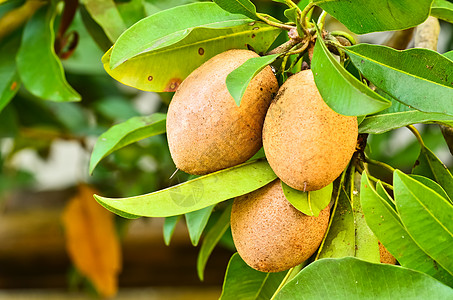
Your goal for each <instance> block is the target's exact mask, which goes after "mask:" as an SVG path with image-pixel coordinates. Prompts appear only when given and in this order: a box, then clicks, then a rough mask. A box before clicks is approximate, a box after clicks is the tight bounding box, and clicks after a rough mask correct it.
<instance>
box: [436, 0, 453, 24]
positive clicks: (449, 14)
mask: <svg viewBox="0 0 453 300" xmlns="http://www.w3.org/2000/svg"><path fill="white" fill-rule="evenodd" d="M431 16H433V17H436V18H438V19H442V20H444V21H447V22H450V23H453V3H451V2H449V1H446V0H434V2H433V5H432V6H431Z"/></svg>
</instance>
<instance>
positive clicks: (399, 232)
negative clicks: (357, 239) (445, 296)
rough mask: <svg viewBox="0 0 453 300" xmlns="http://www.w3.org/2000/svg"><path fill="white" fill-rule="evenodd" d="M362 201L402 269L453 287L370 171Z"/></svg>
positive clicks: (364, 178)
mask: <svg viewBox="0 0 453 300" xmlns="http://www.w3.org/2000/svg"><path fill="white" fill-rule="evenodd" d="M360 201H361V202H362V207H363V211H364V213H365V219H366V222H367V224H368V226H370V228H371V229H372V230H373V232H374V234H376V236H377V238H378V239H379V241H380V242H381V243H382V244H383V245H384V246H385V248H386V249H387V250H388V251H389V252H390V253H392V255H393V256H394V257H395V258H396V259H397V260H398V262H399V263H400V264H401V265H402V266H404V267H406V268H410V269H414V270H417V271H420V272H424V273H426V274H428V275H430V276H433V277H434V278H436V279H438V280H440V281H442V282H444V283H446V284H448V285H452V284H453V277H452V276H451V275H450V274H449V273H448V272H447V271H445V269H443V268H442V267H440V266H438V265H437V264H436V262H435V261H433V260H432V258H431V257H429V256H428V255H427V254H426V253H425V252H424V251H423V250H422V249H420V247H419V246H418V245H417V244H416V243H415V242H414V240H413V239H412V237H411V236H410V235H409V233H408V232H407V231H406V229H405V228H404V225H403V224H402V223H401V220H400V218H399V215H398V214H397V213H396V211H395V210H394V209H393V208H392V207H391V206H390V205H389V204H388V202H387V201H386V200H384V198H382V197H381V196H379V195H378V193H377V192H376V191H375V190H374V188H373V186H372V185H371V183H370V181H369V179H368V176H367V175H366V172H363V174H362V195H361V199H360Z"/></svg>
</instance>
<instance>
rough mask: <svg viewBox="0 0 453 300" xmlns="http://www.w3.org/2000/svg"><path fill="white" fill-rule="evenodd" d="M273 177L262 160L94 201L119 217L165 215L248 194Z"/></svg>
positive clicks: (272, 173)
mask: <svg viewBox="0 0 453 300" xmlns="http://www.w3.org/2000/svg"><path fill="white" fill-rule="evenodd" d="M275 178H277V176H276V175H275V174H274V172H273V171H272V169H271V167H270V166H269V164H268V163H267V162H266V161H254V162H247V163H244V164H242V165H238V166H235V167H232V168H229V169H225V170H221V171H218V172H214V173H211V174H208V175H205V176H200V177H198V178H196V179H193V180H190V181H187V182H184V183H181V184H178V185H176V186H172V187H169V188H166V189H164V190H160V191H157V192H154V193H150V194H145V195H141V196H136V197H130V198H117V199H112V198H105V197H101V196H98V195H95V196H94V197H95V198H96V200H97V201H98V202H99V203H100V204H101V205H103V206H104V207H105V208H107V209H108V210H110V211H112V212H114V213H116V214H119V215H121V216H125V217H130V216H131V215H132V216H146V217H168V216H176V215H181V214H185V213H188V212H191V211H195V210H199V209H202V208H205V207H208V206H210V205H213V204H216V203H219V202H221V201H225V200H227V199H231V198H234V197H237V196H240V195H244V194H247V193H250V192H252V191H254V190H256V189H258V188H260V187H262V186H264V185H266V184H268V183H269V182H271V181H273V180H274V179H275Z"/></svg>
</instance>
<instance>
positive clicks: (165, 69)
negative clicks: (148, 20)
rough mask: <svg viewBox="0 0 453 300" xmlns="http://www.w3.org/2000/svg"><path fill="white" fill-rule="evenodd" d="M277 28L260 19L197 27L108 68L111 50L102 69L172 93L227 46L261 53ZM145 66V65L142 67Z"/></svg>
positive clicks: (141, 86)
mask: <svg viewBox="0 0 453 300" xmlns="http://www.w3.org/2000/svg"><path fill="white" fill-rule="evenodd" d="M280 31H281V30H280V29H278V28H275V27H272V26H269V25H267V24H264V23H261V22H252V23H248V24H243V25H237V26H234V27H229V28H220V29H215V28H214V29H213V28H204V27H198V28H197V29H196V30H192V31H191V32H190V33H189V35H187V36H186V37H185V38H184V39H182V40H180V41H179V42H177V43H175V44H172V45H170V46H167V47H165V48H162V49H159V50H156V51H151V52H145V53H142V54H140V55H138V56H135V57H133V58H131V59H129V60H127V61H126V62H124V63H123V64H121V65H119V66H118V67H116V68H115V69H114V70H111V69H110V67H109V64H110V55H111V51H112V50H109V51H107V53H106V54H105V55H104V56H103V58H102V63H103V64H104V68H105V70H106V71H107V73H109V75H110V76H112V77H113V78H115V79H116V80H118V81H119V82H121V83H123V84H125V85H129V86H132V87H135V88H137V89H140V90H144V91H154V92H174V91H175V90H176V89H177V88H178V86H179V84H180V83H181V82H182V81H183V80H184V79H185V78H186V77H187V76H188V75H189V74H190V73H191V72H192V71H193V70H194V69H196V68H197V67H199V66H200V65H201V64H202V63H204V62H205V61H207V60H208V59H210V58H211V57H213V56H215V55H217V54H219V53H220V52H224V51H226V50H229V49H246V48H247V45H250V47H252V48H253V49H254V50H255V51H256V52H258V53H259V52H264V51H266V50H267V49H268V48H269V46H270V45H271V44H272V43H273V41H274V40H275V38H276V37H277V36H278V34H279V33H280ZM144 66H145V67H144Z"/></svg>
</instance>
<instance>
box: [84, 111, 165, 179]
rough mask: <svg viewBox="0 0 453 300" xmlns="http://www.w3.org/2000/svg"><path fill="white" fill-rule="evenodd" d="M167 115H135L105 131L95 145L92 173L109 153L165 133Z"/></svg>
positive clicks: (92, 157)
mask: <svg viewBox="0 0 453 300" xmlns="http://www.w3.org/2000/svg"><path fill="white" fill-rule="evenodd" d="M166 118H167V116H166V115H165V114H161V113H155V114H152V115H150V116H145V117H133V118H131V119H129V120H127V121H126V122H124V123H120V124H117V125H115V126H113V127H111V128H110V129H109V130H107V131H106V132H104V133H103V134H102V135H101V136H100V137H99V138H98V140H97V142H96V145H94V149H93V153H92V154H91V160H90V168H89V172H90V174H91V173H93V170H94V168H95V167H96V166H97V164H98V163H99V162H100V161H101V160H102V159H103V158H104V157H106V156H107V155H109V154H111V153H112V152H114V151H116V150H118V149H120V148H123V147H125V146H127V145H129V144H132V143H135V142H137V141H139V140H142V139H145V138H148V137H151V136H154V135H157V134H161V133H164V132H165V131H166V128H165V126H166V125H165V124H166Z"/></svg>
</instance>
